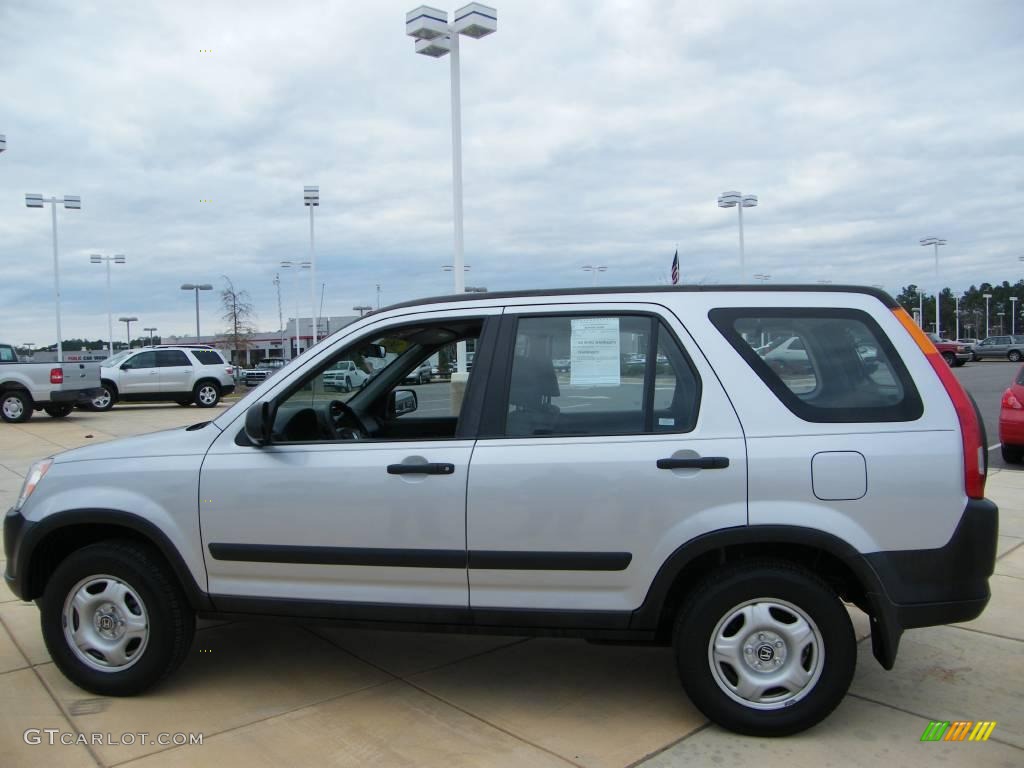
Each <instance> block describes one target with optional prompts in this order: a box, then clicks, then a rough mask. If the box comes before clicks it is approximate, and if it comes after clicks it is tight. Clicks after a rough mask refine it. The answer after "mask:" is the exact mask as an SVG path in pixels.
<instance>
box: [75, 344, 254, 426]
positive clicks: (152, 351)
mask: <svg viewBox="0 0 1024 768" xmlns="http://www.w3.org/2000/svg"><path fill="white" fill-rule="evenodd" d="M234 391H235V379H234V367H233V366H231V365H229V364H228V363H227V362H225V360H224V358H223V357H222V356H221V354H220V352H218V351H217V350H216V349H214V348H213V347H207V346H196V347H191V346H180V347H175V346H160V347H144V348H143V349H133V350H129V351H125V352H119V353H118V354H116V355H114V356H113V357H110V358H107V359H106V360H104V361H103V363H102V364H101V367H100V389H99V390H97V392H96V394H95V396H94V397H93V398H92V400H91V401H90V405H89V407H90V408H91V409H92V410H94V411H109V410H110V409H111V408H113V407H114V403H116V402H119V401H120V402H157V401H170V402H175V403H177V404H178V405H184V406H187V405H191V404H192V403H195V404H196V405H198V406H199V407H200V408H213V407H214V406H215V405H217V403H219V402H220V398H221V396H222V395H229V394H231V393H232V392H234Z"/></svg>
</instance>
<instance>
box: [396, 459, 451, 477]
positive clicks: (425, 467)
mask: <svg viewBox="0 0 1024 768" xmlns="http://www.w3.org/2000/svg"><path fill="white" fill-rule="evenodd" d="M454 473H455V465H454V464H446V463H442V462H436V461H431V462H427V463H426V464H388V474H389V475H451V474H454Z"/></svg>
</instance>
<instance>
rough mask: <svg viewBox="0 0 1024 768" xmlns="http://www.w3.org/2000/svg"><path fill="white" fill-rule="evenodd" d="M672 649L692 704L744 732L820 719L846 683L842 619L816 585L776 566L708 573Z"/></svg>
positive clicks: (851, 644)
mask: <svg viewBox="0 0 1024 768" xmlns="http://www.w3.org/2000/svg"><path fill="white" fill-rule="evenodd" d="M673 647H674V649H675V654H676V663H677V666H678V669H679V675H680V678H681V680H682V683H683V687H684V688H685V689H686V692H687V694H688V695H689V696H690V699H691V700H692V701H693V703H694V704H695V705H696V706H697V707H698V708H699V709H700V710H701V711H702V712H703V713H704V714H705V715H707V717H709V718H710V719H711V720H713V721H714V722H716V723H718V724H719V725H721V726H722V727H724V728H728V729H729V730H731V731H735V732H737V733H743V734H747V735H751V736H785V735H789V734H793V733H798V732H800V731H803V730H806V729H807V728H810V727H811V726H813V725H815V724H817V723H818V722H820V721H821V720H823V719H824V718H825V717H827V716H828V714H829V713H830V712H832V710H833V709H835V708H836V706H837V705H838V704H839V702H840V701H841V700H842V698H843V696H845V695H846V691H847V690H848V689H849V687H850V682H851V680H852V679H853V672H854V668H855V666H856V662H857V644H856V639H855V637H854V634H853V626H852V625H851V623H850V617H849V615H848V614H847V612H846V609H845V608H844V607H843V605H842V603H841V602H840V601H839V598H838V597H837V596H836V594H835V592H833V591H832V590H831V589H830V588H829V586H828V585H827V584H825V582H823V581H822V580H821V579H819V578H818V577H817V576H815V575H814V574H812V573H810V572H808V571H805V570H803V569H801V568H798V567H796V566H794V565H791V564H789V563H785V562H773V561H761V562H756V561H755V562H751V563H745V564H742V565H736V566H727V567H726V568H724V569H722V570H719V571H716V572H715V573H714V574H712V575H711V576H710V577H709V578H708V579H707V580H705V581H704V582H703V583H702V584H701V585H700V586H698V587H697V588H696V589H695V590H694V592H693V593H692V594H691V595H690V597H689V599H688V600H687V601H686V603H685V605H684V606H683V608H682V610H681V611H680V613H679V616H678V618H677V620H676V626H675V632H674V637H673Z"/></svg>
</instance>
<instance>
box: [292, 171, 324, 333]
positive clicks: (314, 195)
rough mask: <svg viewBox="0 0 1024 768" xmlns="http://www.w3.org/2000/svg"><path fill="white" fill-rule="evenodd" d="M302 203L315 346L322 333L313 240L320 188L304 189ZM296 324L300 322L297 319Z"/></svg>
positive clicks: (310, 311) (310, 309) (311, 323)
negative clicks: (306, 220) (306, 226)
mask: <svg viewBox="0 0 1024 768" xmlns="http://www.w3.org/2000/svg"><path fill="white" fill-rule="evenodd" d="M302 201H303V204H304V205H305V206H306V207H307V208H309V323H310V325H312V326H313V344H316V342H317V334H318V332H319V331H320V320H319V318H318V317H317V314H316V248H315V246H314V240H313V209H314V208H317V207H319V206H320V187H318V186H313V187H304V188H303V191H302ZM296 322H298V320H297V319H296ZM313 344H310V346H313Z"/></svg>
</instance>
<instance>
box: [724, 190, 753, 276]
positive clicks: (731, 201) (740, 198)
mask: <svg viewBox="0 0 1024 768" xmlns="http://www.w3.org/2000/svg"><path fill="white" fill-rule="evenodd" d="M756 206H757V195H744V194H742V193H740V192H736V191H735V190H731V191H729V192H723V193H722V194H720V195H719V196H718V207H719V208H735V209H736V211H737V212H738V213H739V222H740V282H741V283H745V282H747V263H746V255H745V254H744V250H743V209H744V208H754V207H756Z"/></svg>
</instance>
